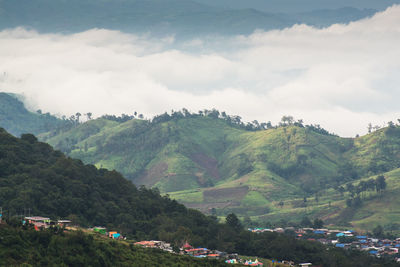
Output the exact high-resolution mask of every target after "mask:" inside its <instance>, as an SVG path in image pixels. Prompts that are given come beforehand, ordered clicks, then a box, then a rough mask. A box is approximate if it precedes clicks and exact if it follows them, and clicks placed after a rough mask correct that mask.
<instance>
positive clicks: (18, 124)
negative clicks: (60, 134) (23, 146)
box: [0, 92, 66, 136]
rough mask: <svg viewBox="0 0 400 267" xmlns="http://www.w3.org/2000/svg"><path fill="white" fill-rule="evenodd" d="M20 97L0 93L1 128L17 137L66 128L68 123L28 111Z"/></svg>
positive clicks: (48, 115)
mask: <svg viewBox="0 0 400 267" xmlns="http://www.w3.org/2000/svg"><path fill="white" fill-rule="evenodd" d="M19 98H20V96H18V95H13V94H7V93H1V92H0V107H1V108H0V127H2V128H4V129H7V131H8V132H10V133H11V134H13V135H15V136H20V135H21V134H23V133H32V134H35V135H37V134H40V133H44V132H49V131H51V130H54V129H56V128H58V127H61V126H64V125H65V124H66V121H63V120H60V119H58V118H56V117H54V116H52V115H50V114H49V113H46V114H39V113H33V112H30V111H28V110H27V109H26V108H25V106H24V104H23V102H22V101H21V100H19Z"/></svg>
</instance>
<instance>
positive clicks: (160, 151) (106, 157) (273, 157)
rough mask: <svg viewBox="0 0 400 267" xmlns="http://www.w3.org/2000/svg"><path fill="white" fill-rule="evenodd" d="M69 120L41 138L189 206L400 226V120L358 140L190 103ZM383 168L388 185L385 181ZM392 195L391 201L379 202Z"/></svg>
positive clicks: (293, 219)
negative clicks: (191, 107)
mask: <svg viewBox="0 0 400 267" xmlns="http://www.w3.org/2000/svg"><path fill="white" fill-rule="evenodd" d="M82 117H86V121H85V122H82ZM63 122H64V124H63V126H62V127H58V128H56V129H54V130H52V131H50V132H47V133H43V134H41V135H40V136H39V138H40V139H41V140H43V141H46V142H48V143H50V144H51V145H53V146H55V148H56V149H60V150H61V151H63V152H65V153H67V154H68V155H69V156H71V157H74V158H79V159H81V160H82V161H83V162H84V163H87V164H93V165H95V166H96V167H98V168H105V169H108V170H114V169H115V170H118V171H120V172H122V173H123V174H124V176H125V177H127V178H128V179H130V180H132V181H133V182H134V183H135V184H137V185H145V186H147V187H152V188H158V190H159V191H160V192H161V193H163V194H164V193H166V194H168V195H169V196H170V197H171V198H173V199H176V200H178V201H179V202H181V203H183V204H185V205H186V206H187V207H193V208H196V209H199V210H201V211H203V212H207V213H209V214H213V215H217V216H226V215H228V214H230V213H232V212H234V213H236V214H238V215H239V216H240V217H241V219H243V217H245V216H251V217H252V221H253V222H254V223H258V224H260V225H262V224H263V223H268V222H271V223H273V224H276V223H277V222H281V221H282V220H284V221H286V222H287V223H289V222H290V223H299V222H300V221H301V220H302V218H303V217H304V215H307V216H308V217H310V218H311V219H315V218H322V219H323V220H324V221H326V222H327V223H333V224H336V225H343V226H345V225H346V226H351V224H353V225H355V226H357V227H358V226H361V227H363V228H362V229H364V230H372V228H374V227H375V226H376V225H377V224H382V226H383V227H384V228H385V229H388V230H390V231H396V229H398V230H399V231H400V227H397V226H395V225H392V224H391V223H390V221H391V220H396V219H397V215H396V214H397V213H396V212H397V211H398V208H397V207H396V206H394V205H392V204H391V203H392V202H391V201H394V202H396V201H397V200H396V199H397V197H396V196H397V187H396V185H397V182H396V179H395V178H392V177H390V175H391V172H393V171H394V170H396V169H397V168H398V167H399V166H400V138H399V136H400V127H399V126H398V125H396V124H395V123H393V122H392V123H389V124H388V127H386V128H379V127H372V126H371V129H370V130H371V132H370V133H369V134H368V135H366V136H362V137H357V138H340V137H338V136H335V135H334V134H331V133H329V132H327V131H326V130H324V129H322V128H321V127H319V126H318V125H304V124H303V122H302V121H301V120H295V119H294V118H293V117H291V116H284V117H283V118H282V121H281V122H280V123H279V125H276V126H274V125H272V124H271V123H270V122H266V123H262V122H257V121H253V122H251V123H244V122H243V121H242V120H241V118H240V117H239V116H230V115H227V114H226V113H225V112H220V111H217V110H203V111H199V112H197V113H190V112H189V111H188V110H186V109H183V110H182V111H173V112H171V113H170V114H168V113H165V114H161V115H159V116H156V117H154V118H153V119H152V120H146V119H144V116H143V115H142V114H138V113H136V112H134V113H133V114H132V115H127V114H122V115H121V116H114V115H104V116H103V117H101V118H98V119H92V114H91V113H87V114H83V115H82V114H80V113H76V114H75V115H73V116H71V117H70V118H68V119H67V118H64V120H63ZM16 124H17V123H16ZM388 173H389V175H388ZM394 173H395V174H396V172H394ZM396 175H397V174H396ZM379 176H383V178H384V183H386V187H385V184H377V181H378V180H377V179H378V177H379ZM381 180H382V179H381ZM382 181H383V180H382ZM377 185H378V187H377ZM382 186H383V187H382ZM382 201H385V202H387V205H386V206H385V207H384V208H383V209H377V208H375V207H377V206H380V204H379V203H378V202H382ZM367 207H369V208H370V210H367ZM388 207H390V210H389V209H388ZM372 210H373V211H374V213H373V212H371V211H372ZM377 214H379V216H377ZM366 222H368V223H366Z"/></svg>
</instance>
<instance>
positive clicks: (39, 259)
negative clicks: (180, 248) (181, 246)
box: [0, 225, 228, 267]
mask: <svg viewBox="0 0 400 267" xmlns="http://www.w3.org/2000/svg"><path fill="white" fill-rule="evenodd" d="M0 236H1V239H0V259H1V265H2V266H15V265H23V264H25V265H23V266H138V267H139V266H140V267H144V266H176V267H178V266H180V267H186V266H228V265H227V264H225V263H223V262H219V261H216V260H213V261H211V260H206V259H204V260H198V259H195V258H192V257H189V256H178V255H175V254H171V253H168V252H163V251H161V250H157V249H143V248H139V247H137V246H134V245H132V244H127V243H122V242H118V241H112V240H108V239H100V238H99V237H96V236H94V235H89V234H85V233H83V232H82V231H77V232H55V231H53V230H51V229H50V230H45V231H40V232H37V231H35V230H32V229H21V228H19V227H17V228H14V227H10V226H7V225H0Z"/></svg>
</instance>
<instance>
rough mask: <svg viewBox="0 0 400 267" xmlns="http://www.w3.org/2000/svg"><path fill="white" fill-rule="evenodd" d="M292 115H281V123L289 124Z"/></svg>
mask: <svg viewBox="0 0 400 267" xmlns="http://www.w3.org/2000/svg"><path fill="white" fill-rule="evenodd" d="M293 120H294V119H293V116H283V117H282V119H281V123H282V125H291V124H293Z"/></svg>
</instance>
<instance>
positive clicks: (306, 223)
mask: <svg viewBox="0 0 400 267" xmlns="http://www.w3.org/2000/svg"><path fill="white" fill-rule="evenodd" d="M300 224H301V226H303V227H311V226H312V225H313V223H312V222H311V220H310V219H309V218H308V217H307V216H305V217H303V219H302V220H301V222H300Z"/></svg>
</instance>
